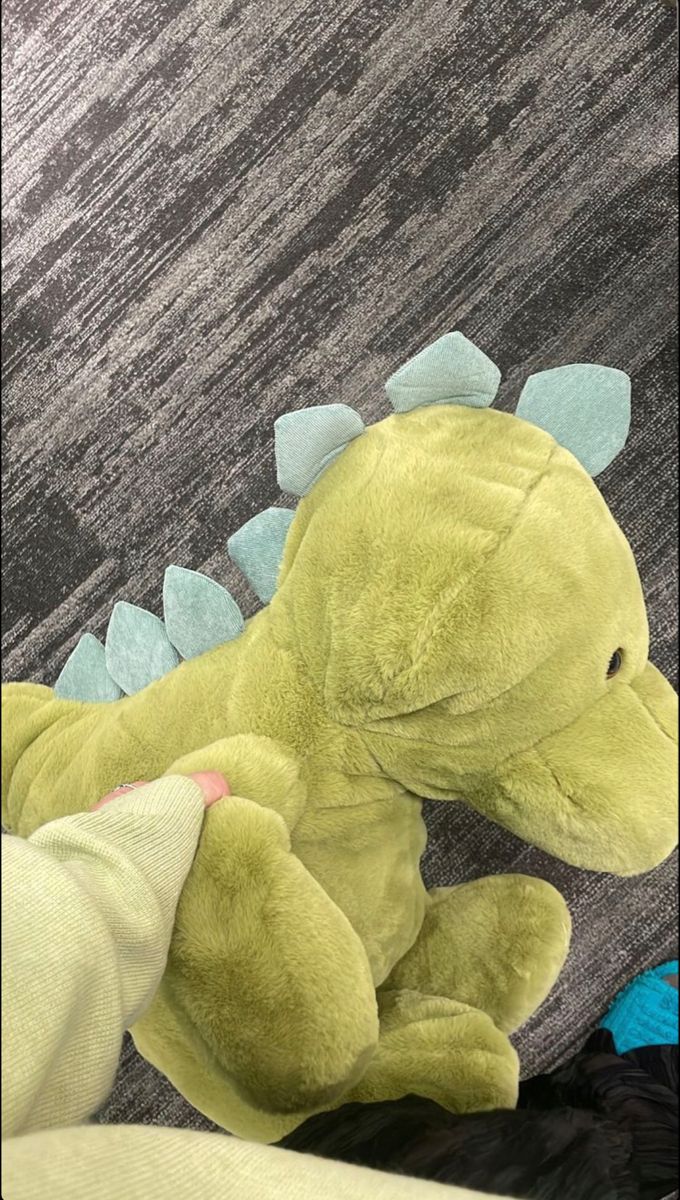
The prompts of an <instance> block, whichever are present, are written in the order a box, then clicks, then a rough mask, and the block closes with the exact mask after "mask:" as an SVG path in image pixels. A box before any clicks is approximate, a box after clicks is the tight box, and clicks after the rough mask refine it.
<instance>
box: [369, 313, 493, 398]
mask: <svg viewBox="0 0 680 1200" xmlns="http://www.w3.org/2000/svg"><path fill="white" fill-rule="evenodd" d="M500 381H501V373H500V371H499V369H498V367H497V366H496V364H495V363H492V361H491V359H490V358H487V356H486V354H484V352H483V351H482V350H480V349H479V348H478V347H477V346H475V345H474V344H473V343H472V342H470V341H468V339H467V338H466V337H465V336H464V335H463V334H462V333H445V334H444V336H443V337H440V338H439V339H438V340H437V341H436V342H434V343H433V344H432V345H431V346H427V347H426V349H425V350H421V351H420V353H419V354H416V356H415V358H411V359H409V361H408V362H407V363H405V364H404V366H403V367H400V368H399V370H398V371H395V373H394V375H392V376H391V377H390V378H389V379H388V381H387V383H386V384H385V391H386V392H387V395H388V397H389V400H390V404H391V405H392V407H393V409H394V410H395V412H410V411H411V409H413V408H420V407H423V406H425V405H427V404H463V405H467V406H468V407H470V408H486V407H487V406H488V405H489V404H491V403H492V401H493V399H494V396H495V395H496V392H497V391H498V385H499V383H500Z"/></svg>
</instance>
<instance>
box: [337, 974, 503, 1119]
mask: <svg viewBox="0 0 680 1200" xmlns="http://www.w3.org/2000/svg"><path fill="white" fill-rule="evenodd" d="M378 1004H379V1011H380V1040H379V1042H378V1049H377V1051H376V1053H375V1054H374V1056H373V1058H372V1059H371V1061H370V1063H369V1064H368V1067H367V1068H366V1072H365V1074H364V1075H363V1077H362V1079H361V1081H360V1083H358V1084H357V1085H356V1086H355V1087H354V1088H353V1089H352V1091H351V1092H350V1093H348V1095H347V1096H346V1097H345V1101H351V1100H355V1101H357V1100H358V1101H361V1102H363V1103H369V1102H371V1101H375V1100H398V1099H399V1097H401V1096H406V1095H410V1094H415V1095H418V1096H425V1097H426V1098H427V1099H430V1100H434V1101H436V1103H437V1104H441V1105H442V1106H443V1107H444V1108H447V1109H449V1111H450V1112H455V1113H464V1112H479V1111H481V1110H485V1109H492V1108H514V1107H515V1104H516V1102H517V1092H518V1079H519V1064H518V1060H517V1054H516V1052H515V1050H514V1049H513V1047H512V1046H511V1045H510V1042H509V1041H508V1039H507V1037H506V1036H505V1034H503V1033H501V1032H500V1030H498V1029H496V1027H495V1025H494V1024H493V1022H492V1020H491V1018H490V1017H488V1016H487V1015H486V1014H485V1013H483V1012H478V1011H477V1010H476V1009H473V1008H469V1007H468V1006H467V1005H465V1004H460V1003H458V1002H457V1001H456V1000H449V999H447V998H446V997H444V996H423V995H421V994H420V993H418V992H413V991H385V990H381V991H380V992H379V993H378Z"/></svg>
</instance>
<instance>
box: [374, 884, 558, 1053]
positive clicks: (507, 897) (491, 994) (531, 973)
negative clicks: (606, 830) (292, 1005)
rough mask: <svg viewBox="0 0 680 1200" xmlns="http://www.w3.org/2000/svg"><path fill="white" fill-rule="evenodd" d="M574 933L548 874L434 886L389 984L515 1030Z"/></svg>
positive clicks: (549, 981)
mask: <svg viewBox="0 0 680 1200" xmlns="http://www.w3.org/2000/svg"><path fill="white" fill-rule="evenodd" d="M570 931H571V921H570V918H569V910H568V909H567V906H566V903H565V901H564V900H563V899H562V897H561V896H560V894H559V892H557V891H556V890H555V888H553V887H552V886H551V885H550V884H549V883H545V882H544V880H542V879H535V878H533V877H531V876H526V875H490V876H488V877H487V878H485V879H477V880H475V881H474V882H472V883H464V884H461V885H459V886H458V887H452V888H436V889H435V890H434V891H432V892H430V893H429V903H428V907H427V909H426V913H425V920H424V921H423V926H422V929H421V931H420V933H419V935H418V938H417V939H416V942H415V944H414V945H413V946H412V948H411V949H410V950H409V951H408V953H407V954H406V955H405V956H404V957H403V958H402V959H401V961H400V962H398V963H397V965H396V967H395V968H394V969H393V971H392V974H391V975H390V977H389V979H388V980H387V982H386V983H385V985H384V986H385V988H387V989H392V988H407V989H416V990H419V991H421V992H426V993H428V994H430V995H435V996H447V997H449V998H451V999H454V1000H457V1001H459V1002H461V1003H463V1004H468V1005H471V1006H472V1007H473V1008H477V1009H481V1010H482V1012H485V1013H487V1014H488V1015H489V1016H490V1017H491V1019H492V1020H493V1022H494V1023H495V1025H496V1026H497V1027H498V1028H499V1029H502V1030H503V1031H504V1032H506V1033H511V1032H512V1031H513V1030H515V1029H518V1028H519V1026H520V1025H522V1024H523V1023H524V1021H526V1020H527V1019H528V1017H530V1016H531V1014H532V1013H533V1012H534V1011H535V1010H536V1009H537V1008H538V1006H539V1005H540V1004H542V1002H543V1001H544V1000H545V998H546V996H547V995H548V993H549V991H550V989H551V988H552V986H553V984H554V983H555V980H556V979H557V976H558V975H559V972H560V970H561V969H562V966H563V964H564V960H565V958H566V956H567V951H568V949H569V936H570Z"/></svg>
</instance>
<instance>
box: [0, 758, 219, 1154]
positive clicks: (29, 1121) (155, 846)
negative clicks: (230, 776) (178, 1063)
mask: <svg viewBox="0 0 680 1200" xmlns="http://www.w3.org/2000/svg"><path fill="white" fill-rule="evenodd" d="M203 813H204V802H203V795H202V792H201V789H200V788H199V787H198V785H197V784H196V783H194V781H193V780H191V779H187V778H182V777H180V776H168V777H166V778H164V779H162V780H159V781H157V782H156V783H152V784H147V785H145V786H144V787H142V788H139V789H137V790H135V791H134V792H130V793H128V794H125V795H124V796H122V797H121V798H120V799H118V800H114V801H112V802H111V803H109V804H108V805H106V806H105V807H104V808H102V809H100V810H99V811H98V812H95V813H80V814H77V815H75V816H69V817H64V818H62V819H61V820H59V821H53V822H51V823H50V824H49V825H44V826H42V828H41V829H39V830H38V831H37V832H36V833H34V834H33V836H32V837H30V838H29V839H28V840H26V841H24V840H23V839H21V838H16V837H12V836H10V835H3V837H2V918H3V919H2V1044H3V1055H2V1137H3V1138H6V1137H7V1136H9V1135H13V1134H19V1133H22V1134H24V1133H30V1132H32V1131H34V1130H39V1129H47V1128H49V1127H52V1126H65V1125H73V1124H76V1123H78V1122H80V1121H83V1120H85V1119H86V1118H87V1117H88V1116H90V1115H91V1114H92V1113H93V1112H94V1111H95V1110H96V1109H97V1108H98V1107H99V1106H100V1105H101V1104H102V1102H103V1101H104V1100H105V1098H106V1096H107V1094H108V1092H109V1090H110V1088H111V1086H112V1083H113V1079H114V1075H115V1071H116V1067H117V1064H118V1058H119V1054H120V1048H121V1041H122V1036H123V1032H124V1030H125V1029H127V1028H128V1027H129V1026H130V1025H131V1024H132V1023H133V1022H134V1021H135V1020H136V1019H137V1017H138V1016H139V1015H140V1013H142V1012H143V1011H144V1009H145V1008H146V1006H147V1005H148V1004H149V1003H150V1002H151V999H152V997H153V995H154V992H155V991H156V989H157V987H158V984H159V982H160V978H161V975H162V973H163V970H164V968H165V962H166V958H167V953H168V946H169V943H170V936H171V933H172V927H173V923H174V917H175V909H176V907H177V902H178V900H179V896H180V892H181V890H182V886H183V884H184V881H185V879H186V876H187V874H188V872H189V868H190V867H191V863H192V861H193V858H194V854H195V852H196V847H197V844H198V838H199V835H200V831H201V826H202V822H203Z"/></svg>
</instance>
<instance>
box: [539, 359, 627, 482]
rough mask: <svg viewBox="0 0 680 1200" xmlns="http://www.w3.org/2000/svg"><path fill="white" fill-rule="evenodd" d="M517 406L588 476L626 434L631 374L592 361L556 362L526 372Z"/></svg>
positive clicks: (601, 465) (606, 461) (618, 447)
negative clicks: (550, 366) (535, 371)
mask: <svg viewBox="0 0 680 1200" xmlns="http://www.w3.org/2000/svg"><path fill="white" fill-rule="evenodd" d="M516 411H517V416H518V417H522V418H523V419H524V420H525V421H529V422H530V423H531V424H532V425H538V426H539V428H541V429H545V431H546V432H547V433H551V434H552V436H553V437H554V439H555V441H556V442H559V444H560V446H564V448H565V449H566V450H570V451H571V453H572V454H573V455H574V457H575V458H577V459H578V461H579V462H580V464H581V466H582V467H585V469H586V471H587V472H588V474H589V475H599V474H600V471H604V469H605V467H608V466H609V464H610V463H611V462H612V461H613V460H614V459H615V458H616V455H617V454H618V453H619V451H620V450H622V449H623V447H624V445H625V443H626V438H627V437H628V430H629V428H630V379H629V378H628V376H627V375H625V374H624V373H623V371H617V370H616V369H615V368H614V367H601V366H597V365H596V364H593V363H572V364H571V365H570V366H568V367H554V368H553V369H552V370H550V371H540V372H539V373H538V374H537V375H530V376H529V378H528V379H527V381H526V383H525V385H524V388H523V389H522V393H521V395H520V398H519V403H518V405H517V410H516Z"/></svg>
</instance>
